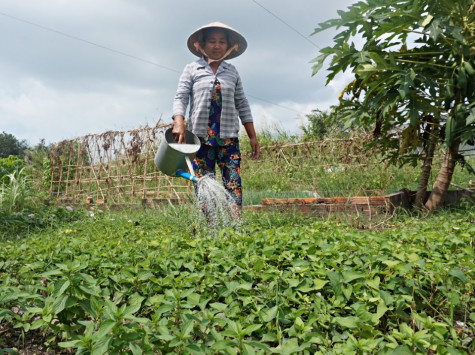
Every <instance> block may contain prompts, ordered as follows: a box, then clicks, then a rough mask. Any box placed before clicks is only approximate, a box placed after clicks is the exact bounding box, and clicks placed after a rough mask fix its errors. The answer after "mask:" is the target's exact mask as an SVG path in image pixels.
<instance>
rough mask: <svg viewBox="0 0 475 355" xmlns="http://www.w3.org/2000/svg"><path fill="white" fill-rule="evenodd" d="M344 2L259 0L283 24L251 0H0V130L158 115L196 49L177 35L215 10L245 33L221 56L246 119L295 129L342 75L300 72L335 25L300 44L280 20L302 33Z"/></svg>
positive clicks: (76, 130)
mask: <svg viewBox="0 0 475 355" xmlns="http://www.w3.org/2000/svg"><path fill="white" fill-rule="evenodd" d="M352 2H353V1H350V0H341V1H334V2H331V3H329V2H327V1H321V0H319V1H317V0H312V1H310V0H294V1H292V3H289V2H288V1H283V0H259V1H258V3H259V4H261V5H262V6H264V7H265V8H266V9H267V10H269V11H271V12H272V13H273V14H274V15H276V16H278V17H280V18H281V19H282V20H284V21H285V23H282V22H281V21H280V20H279V19H277V18H276V17H274V16H273V15H272V14H270V13H269V12H268V11H266V10H265V9H263V8H262V7H260V6H259V5H258V4H256V2H255V1H252V0H246V1H239V2H238V1H223V0H203V1H200V2H194V1H193V2H191V1H187V2H185V1H174V2H171V1H164V0H141V1H134V2H132V1H126V0H101V1H100V2H97V1H93V0H81V1H78V0H69V1H65V0H54V1H53V0H35V1H32V0H31V1H21V2H20V1H17V0H4V1H2V5H1V6H0V12H1V13H3V14H6V15H8V16H5V15H1V14H0V31H1V32H2V33H7V34H8V36H4V37H3V41H2V46H0V78H1V82H2V85H1V86H0V130H2V131H3V130H4V131H7V132H9V133H12V134H14V135H15V136H17V137H18V138H20V139H27V140H28V141H29V142H30V143H31V144H35V143H37V142H38V141H39V139H41V138H45V139H46V141H47V142H55V141H58V140H61V139H65V138H73V137H75V136H79V135H83V134H88V133H99V132H102V131H104V130H109V129H131V128H136V127H138V126H140V125H143V124H147V123H148V124H154V123H155V122H156V121H157V120H158V119H159V118H160V117H163V119H165V120H166V119H168V118H169V116H170V115H171V108H172V100H173V96H174V93H175V89H176V85H177V81H178V78H179V75H180V73H181V71H182V69H183V67H184V65H185V64H187V63H188V62H191V61H193V60H195V57H194V56H193V55H192V54H191V53H189V52H188V50H187V48H186V44H185V43H186V39H187V37H188V35H189V34H190V33H191V32H192V31H194V30H195V29H196V28H198V27H200V26H201V25H203V24H206V23H209V22H212V21H217V20H219V21H222V22H224V23H227V24H228V25H230V26H232V27H234V28H236V29H237V30H238V31H240V32H241V33H242V34H243V35H244V36H245V37H246V38H247V40H248V43H249V46H248V50H247V51H246V53H245V54H244V55H243V56H241V57H239V58H236V59H233V60H232V62H233V64H234V65H236V67H237V68H238V69H239V71H240V74H241V77H242V79H243V83H244V87H245V89H246V92H247V94H248V95H249V101H250V103H251V107H252V109H253V113H254V116H255V121H256V126H257V127H258V128H259V127H260V126H266V127H269V126H272V125H280V126H281V127H283V128H285V129H288V130H291V131H294V132H296V131H298V126H299V125H300V124H302V123H303V119H304V115H305V114H307V113H309V112H310V110H311V109H313V108H320V109H325V108H327V107H328V106H329V105H331V104H332V103H335V102H336V99H337V95H338V91H339V90H341V87H339V86H338V85H340V84H341V85H344V83H345V82H344V81H341V83H339V84H338V85H337V84H335V85H333V86H328V87H325V86H324V83H325V75H324V73H322V74H319V75H317V76H315V77H311V64H310V63H309V61H310V60H311V59H312V58H314V57H316V56H317V55H318V48H317V47H316V46H318V47H320V48H323V47H324V46H327V45H330V44H331V38H332V36H333V35H334V34H333V33H331V32H328V33H325V32H324V33H322V34H318V36H312V37H309V38H310V40H311V41H312V42H313V43H314V44H311V43H309V42H308V41H307V40H306V39H305V38H302V36H300V35H299V34H298V33H296V32H295V31H293V30H292V29H291V28H289V26H291V27H293V28H294V29H296V30H297V31H299V32H300V33H301V34H303V35H304V36H308V35H309V34H310V33H312V32H313V30H314V28H315V27H316V26H317V24H318V23H319V22H322V21H325V20H327V19H329V18H334V17H336V10H337V9H344V8H346V7H347V6H348V5H349V4H351V3H352ZM9 16H13V17H16V18H18V19H20V20H23V21H20V20H18V19H14V18H11V17H9ZM25 21H27V22H31V23H30V24H29V23H27V22H25ZM34 24H36V25H38V26H43V28H42V27H38V26H36V25H34ZM55 31H57V32H55ZM75 38H76V39H75ZM87 42H91V43H87ZM118 52H121V53H123V54H120V53H118Z"/></svg>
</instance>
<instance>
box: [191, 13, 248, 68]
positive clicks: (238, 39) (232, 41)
mask: <svg viewBox="0 0 475 355" xmlns="http://www.w3.org/2000/svg"><path fill="white" fill-rule="evenodd" d="M205 28H221V29H223V30H225V31H226V32H227V34H228V40H229V43H228V48H231V47H232V46H234V45H237V49H236V50H234V51H232V52H231V53H230V54H229V55H227V56H226V59H232V58H236V57H237V56H239V55H241V54H242V53H244V51H245V50H246V48H247V41H246V39H245V38H244V36H243V35H242V34H240V33H239V32H238V31H236V30H235V29H234V28H232V27H229V26H228V25H225V24H224V23H221V22H211V23H209V24H207V25H204V26H202V27H200V28H198V29H197V30H196V31H195V32H193V33H192V34H191V36H190V37H188V42H187V45H188V49H189V50H190V52H191V53H193V54H194V55H196V56H198V57H201V56H202V55H203V54H202V53H201V52H200V51H199V49H198V48H199V47H198V46H195V43H196V42H198V43H200V44H201V43H202V42H203V29H205Z"/></svg>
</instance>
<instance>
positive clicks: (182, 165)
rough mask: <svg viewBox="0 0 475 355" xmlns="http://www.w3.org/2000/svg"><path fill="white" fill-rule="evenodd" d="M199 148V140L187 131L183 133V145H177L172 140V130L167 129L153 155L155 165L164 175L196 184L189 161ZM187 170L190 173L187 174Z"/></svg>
mask: <svg viewBox="0 0 475 355" xmlns="http://www.w3.org/2000/svg"><path fill="white" fill-rule="evenodd" d="M200 147H201V143H200V139H199V138H198V137H197V136H196V135H194V134H193V133H192V132H190V131H188V130H187V131H185V143H184V144H178V143H177V142H176V141H175V139H174V138H173V133H172V129H171V128H169V129H167V130H166V131H165V136H164V137H163V139H162V142H161V143H160V147H159V148H158V151H157V154H156V155H155V160H154V161H155V165H156V166H157V168H158V170H160V171H161V172H162V173H164V174H165V175H169V176H180V177H182V178H185V179H188V180H191V181H193V182H196V181H198V179H197V177H196V176H195V174H194V172H193V167H192V165H191V161H192V160H193V158H194V157H195V155H196V153H197V152H198V150H199V149H200ZM187 169H188V170H189V171H190V172H187V171H186V170H187Z"/></svg>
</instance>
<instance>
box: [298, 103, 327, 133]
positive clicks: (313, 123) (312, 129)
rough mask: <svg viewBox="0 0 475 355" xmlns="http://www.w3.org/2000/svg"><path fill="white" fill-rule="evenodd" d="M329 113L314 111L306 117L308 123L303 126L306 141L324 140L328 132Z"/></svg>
mask: <svg viewBox="0 0 475 355" xmlns="http://www.w3.org/2000/svg"><path fill="white" fill-rule="evenodd" d="M328 116H329V115H328V113H327V112H325V111H320V110H318V109H317V110H312V113H310V114H308V115H305V117H307V120H308V123H307V124H306V125H304V126H302V127H301V128H302V131H303V133H304V140H305V141H308V140H314V139H323V138H324V137H325V135H326V134H327V132H328V127H327V125H328V124H327V122H328Z"/></svg>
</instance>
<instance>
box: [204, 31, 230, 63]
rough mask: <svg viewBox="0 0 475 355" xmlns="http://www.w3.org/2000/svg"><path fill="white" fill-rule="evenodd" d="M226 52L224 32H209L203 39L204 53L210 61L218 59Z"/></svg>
mask: <svg viewBox="0 0 475 355" xmlns="http://www.w3.org/2000/svg"><path fill="white" fill-rule="evenodd" d="M227 50H228V39H227V37H226V33H225V32H224V30H220V29H216V30H211V31H210V32H209V33H208V34H207V36H206V38H205V47H204V51H205V53H206V54H207V55H208V57H209V58H210V59H220V58H222V57H223V56H224V54H225V53H226V51H227Z"/></svg>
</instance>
